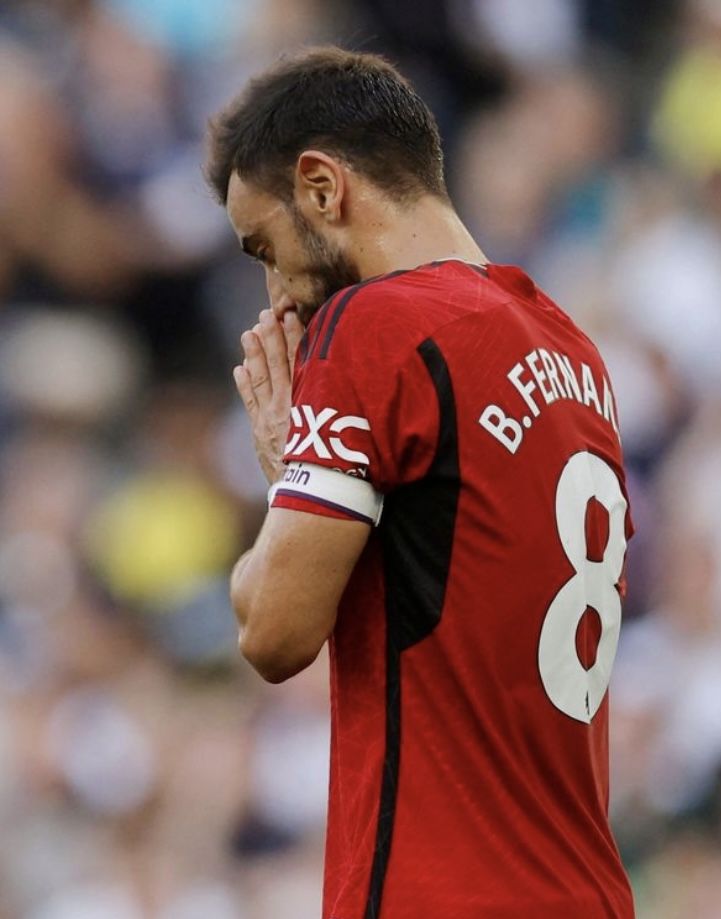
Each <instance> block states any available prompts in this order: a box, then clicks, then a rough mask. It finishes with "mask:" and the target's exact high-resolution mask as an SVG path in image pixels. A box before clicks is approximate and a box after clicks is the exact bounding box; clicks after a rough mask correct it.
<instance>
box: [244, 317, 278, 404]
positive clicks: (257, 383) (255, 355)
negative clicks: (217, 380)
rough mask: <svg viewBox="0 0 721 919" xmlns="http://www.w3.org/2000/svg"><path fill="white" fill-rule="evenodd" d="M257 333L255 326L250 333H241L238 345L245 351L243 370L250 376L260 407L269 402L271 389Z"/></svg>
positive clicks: (271, 393) (263, 352) (266, 365)
mask: <svg viewBox="0 0 721 919" xmlns="http://www.w3.org/2000/svg"><path fill="white" fill-rule="evenodd" d="M256 330H258V331H256ZM259 331H260V327H259V326H257V325H256V326H255V328H254V329H253V331H252V332H243V335H242V336H241V339H240V343H241V345H242V346H243V351H245V369H246V370H247V371H248V374H249V376H250V385H251V387H252V389H253V393H254V395H255V399H256V401H257V402H258V405H259V406H260V407H262V406H263V405H266V404H267V403H268V402H269V401H270V399H271V397H272V395H273V388H272V386H271V382H270V373H269V371H268V364H267V362H266V360H265V351H264V350H263V345H262V342H261V340H260V337H259V335H258V332H259Z"/></svg>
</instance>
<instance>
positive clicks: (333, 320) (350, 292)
mask: <svg viewBox="0 0 721 919" xmlns="http://www.w3.org/2000/svg"><path fill="white" fill-rule="evenodd" d="M400 274H408V269H406V268H399V269H398V270H397V271H391V272H390V273H389V274H383V275H379V276H378V277H377V278H368V279H367V280H366V281H361V283H360V284H356V285H355V286H354V287H349V288H348V289H347V290H346V292H345V293H344V294H343V296H342V297H341V300H340V302H339V303H338V306H337V307H336V309H335V312H334V313H333V315H332V316H331V317H330V320H329V322H328V327H327V329H326V332H325V338H324V339H323V345H322V347H321V349H320V353H319V355H318V357H319V358H320V359H321V360H325V359H326V358H327V357H328V349H329V348H330V343H331V340H332V339H333V333H334V332H335V329H336V326H337V325H338V323H339V322H340V318H341V316H342V315H343V312H344V311H345V308H346V307H347V306H348V304H349V303H350V301H351V299H352V298H353V297H354V296H355V295H356V294H357V293H358V291H359V290H362V289H363V288H364V287H367V286H368V285H369V284H378V283H379V282H381V281H390V279H391V278H397V277H398V275H400Z"/></svg>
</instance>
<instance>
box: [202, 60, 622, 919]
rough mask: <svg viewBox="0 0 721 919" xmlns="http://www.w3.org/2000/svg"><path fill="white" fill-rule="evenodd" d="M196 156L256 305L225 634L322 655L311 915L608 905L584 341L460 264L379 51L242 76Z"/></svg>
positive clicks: (596, 446) (599, 606) (606, 549)
mask: <svg viewBox="0 0 721 919" xmlns="http://www.w3.org/2000/svg"><path fill="white" fill-rule="evenodd" d="M207 174H208V178H209V181H210V182H211V184H212V186H213V188H214V189H215V192H216V193H217V196H218V198H219V199H220V201H221V202H223V203H224V204H225V205H226V207H227V211H228V214H229V217H230V220H231V222H232V224H233V226H234V228H235V231H236V232H237V235H238V237H239V239H240V242H241V246H242V248H243V250H244V251H245V252H246V253H247V254H248V255H250V256H252V257H253V258H255V259H257V260H258V261H259V262H260V263H261V264H262V265H263V266H264V268H265V271H266V274H267V281H268V290H269V294H270V300H271V306H272V309H270V310H265V311H264V312H263V313H261V315H260V321H259V323H258V324H257V325H256V326H255V328H254V329H253V330H251V331H248V332H246V333H244V335H243V336H242V345H243V348H244V351H245V360H244V362H243V365H242V366H240V367H238V368H236V370H235V378H236V383H237V387H238V390H239V393H240V395H241V397H242V400H243V402H244V404H245V406H246V408H247V410H248V412H249V414H250V418H251V419H252V423H253V428H254V435H255V440H256V450H257V452H258V455H259V458H260V461H261V464H262V466H263V468H264V470H265V472H266V474H267V476H268V479H269V481H270V482H271V483H272V487H271V490H270V510H269V512H268V515H267V518H266V520H265V523H264V525H263V528H262V531H261V533H260V535H259V537H258V540H257V542H256V544H255V546H254V548H253V549H251V551H250V552H249V553H247V554H246V555H245V556H243V557H242V558H241V559H240V561H239V562H238V564H237V565H236V566H235V569H234V571H233V575H232V579H231V593H232V600H233V605H234V608H235V611H236V614H237V616H238V620H239V622H240V648H241V651H242V653H243V654H244V655H245V657H246V658H247V659H248V660H249V661H250V662H251V664H253V666H254V667H255V668H256V669H257V670H258V671H259V672H260V673H261V675H262V676H264V677H265V678H266V679H267V680H270V681H271V682H280V681H282V680H285V679H287V678H288V677H290V676H292V675H293V674H295V673H297V672H298V671H300V670H302V669H303V668H304V667H307V666H308V665H309V664H310V663H311V662H312V661H313V660H314V658H315V657H316V655H317V654H318V652H319V650H320V649H321V647H322V646H323V644H324V643H325V642H326V640H329V644H330V660H331V711H332V745H331V780H330V805H329V817H328V836H327V848H326V865H325V884H324V906H323V917H324V919H580V917H583V919H602V917H603V919H610V917H613V919H629V917H632V916H633V904H632V898H631V893H630V889H629V885H628V881H627V878H626V875H625V873H624V870H623V868H622V865H621V862H620V859H619V854H618V851H617V849H616V846H615V844H614V841H613V838H612V835H611V831H610V829H609V824H608V818H607V808H608V698H607V687H608V682H609V677H610V672H611V666H612V663H613V659H614V655H615V651H616V644H617V641H618V634H619V627H620V621H621V594H622V584H623V566H624V557H625V550H626V542H627V539H628V537H629V535H630V532H631V524H630V519H629V516H628V503H627V497H626V490H625V485H624V473H623V467H622V455H621V446H620V442H619V436H618V425H617V413H616V406H615V404H614V396H613V392H612V389H611V384H610V381H609V378H608V373H607V371H606V369H605V367H604V364H603V362H602V360H601V358H600V356H599V354H598V351H597V350H596V348H595V347H594V345H593V343H592V342H591V341H590V340H589V339H588V338H587V337H586V335H584V334H583V332H581V331H580V330H579V329H578V328H577V327H576V326H575V325H574V323H573V322H572V321H571V320H570V319H569V317H568V316H567V315H566V314H565V313H564V312H562V311H561V310H560V309H559V308H558V307H557V306H556V305H555V304H554V303H553V302H552V301H551V300H550V299H549V298H548V297H547V296H546V295H545V294H544V293H543V292H542V291H541V290H539V289H538V288H537V287H536V285H535V284H534V283H533V281H532V280H531V279H530V278H529V277H527V275H525V274H524V273H523V272H522V271H521V270H520V269H518V268H512V267H504V266H500V265H493V264H489V263H488V261H487V259H486V258H485V257H484V255H483V253H482V252H481V250H480V249H479V247H478V246H477V244H476V243H475V242H474V240H473V239H472V238H471V236H470V235H469V233H468V231H467V230H466V228H465V227H464V226H463V224H462V223H461V221H460V219H459V218H458V216H457V214H456V213H455V211H454V209H453V207H452V205H451V203H450V201H449V198H448V194H447V192H446V187H445V184H444V179H443V166H442V156H441V149H440V143H439V137H438V131H437V128H436V125H435V123H434V120H433V118H432V116H431V114H430V113H429V111H428V109H427V107H426V106H425V105H424V103H423V102H422V101H421V100H420V99H419V97H418V96H417V95H416V94H415V92H414V91H413V89H412V88H411V87H410V85H409V84H408V83H407V82H406V81H405V80H404V79H403V78H402V77H401V76H400V75H399V74H398V73H397V72H396V70H394V69H393V67H391V66H390V65H389V64H388V63H386V62H385V61H384V60H382V59H380V58H378V57H375V56H371V55H366V54H354V53H349V52H345V51H342V50H340V49H336V48H325V49H320V50H318V49H316V50H312V51H308V52H305V53H303V54H301V55H300V56H298V57H295V58H292V59H286V60H283V61H281V62H280V63H279V64H278V65H276V66H275V67H274V68H273V69H271V70H269V71H267V72H265V73H263V74H261V75H260V76H259V77H257V78H256V79H254V80H253V81H252V82H251V83H250V84H249V86H248V88H247V89H246V91H245V93H244V94H243V95H241V96H240V97H239V98H238V99H236V100H235V101H234V102H233V103H232V104H231V105H230V106H229V107H228V108H227V109H226V110H225V111H223V112H222V113H221V114H220V115H218V116H217V117H216V119H215V120H214V122H213V123H212V128H211V132H210V156H209V161H208V166H207ZM301 336H302V337H301Z"/></svg>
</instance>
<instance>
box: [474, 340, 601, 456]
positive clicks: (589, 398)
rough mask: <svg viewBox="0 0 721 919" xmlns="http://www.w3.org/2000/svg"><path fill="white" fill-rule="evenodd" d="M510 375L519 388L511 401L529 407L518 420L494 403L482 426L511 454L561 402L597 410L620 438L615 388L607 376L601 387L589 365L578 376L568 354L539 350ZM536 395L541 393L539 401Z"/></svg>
mask: <svg viewBox="0 0 721 919" xmlns="http://www.w3.org/2000/svg"><path fill="white" fill-rule="evenodd" d="M506 376H507V379H508V380H509V381H510V383H511V385H512V386H513V388H514V389H515V393H511V394H510V395H511V399H510V400H509V402H511V400H512V401H513V402H516V403H517V402H518V398H517V396H519V397H520V399H521V400H522V402H523V404H524V406H525V409H526V411H525V413H524V414H523V415H522V417H521V418H520V420H518V418H516V417H514V416H513V414H511V413H510V409H509V410H508V411H507V410H506V409H505V408H504V407H502V406H500V405H496V404H490V405H487V406H486V407H485V408H484V409H483V411H482V412H481V416H480V418H479V419H478V423H479V424H480V425H481V427H482V428H484V429H485V430H486V431H488V433H489V434H492V435H493V437H495V438H496V440H497V441H498V442H499V443H501V444H502V445H503V446H504V447H505V448H506V449H507V450H508V452H509V453H513V454H515V453H516V451H517V450H518V448H519V447H520V446H521V444H522V443H523V437H524V433H525V432H527V431H529V430H530V429H531V427H532V425H533V423H534V420H535V419H536V418H538V416H539V415H540V414H541V409H542V408H543V407H544V406H546V405H551V404H552V403H553V402H556V401H557V400H559V399H571V400H574V401H576V402H580V403H581V405H585V406H586V407H587V408H592V409H594V411H596V412H597V414H598V415H600V416H601V417H602V418H604V419H605V420H606V421H607V422H608V423H609V424H610V425H611V426H612V427H613V430H614V431H615V432H616V436H618V423H617V421H616V406H615V404H614V401H613V393H612V392H611V386H610V384H609V382H608V380H607V378H606V377H605V376H603V377H602V378H601V386H600V387H599V386H598V383H597V380H596V379H595V378H594V376H593V373H592V372H591V368H590V367H589V366H588V364H584V363H581V365H580V373H578V374H577V373H576V371H575V370H574V368H573V365H572V364H571V359H570V358H569V357H568V355H567V354H559V353H558V352H557V351H547V350H546V349H545V348H535V349H534V350H533V351H531V352H529V353H528V354H527V355H526V356H525V357H524V359H523V361H519V362H518V363H517V364H514V366H513V367H512V368H511V369H510V370H509V371H508V373H507V374H506ZM534 393H537V395H536V397H535V398H534V395H533V394H534ZM516 394H517V396H516ZM538 394H540V397H541V398H539V395H538ZM524 429H525V430H524Z"/></svg>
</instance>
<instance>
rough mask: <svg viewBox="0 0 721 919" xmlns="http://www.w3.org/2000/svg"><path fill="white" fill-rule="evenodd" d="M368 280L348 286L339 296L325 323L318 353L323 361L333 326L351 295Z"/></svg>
mask: <svg viewBox="0 0 721 919" xmlns="http://www.w3.org/2000/svg"><path fill="white" fill-rule="evenodd" d="M368 283H369V282H368V281H363V283H362V284H356V285H355V287H349V288H348V290H347V291H346V292H345V293H344V294H343V296H342V297H341V298H340V301H339V303H338V306H337V307H336V308H335V311H334V312H333V315H332V316H331V317H330V319H329V320H328V323H327V328H326V330H325V338H324V339H323V344H322V345H321V349H320V351H319V353H318V357H319V359H320V360H322V361H324V360H325V359H326V358H327V357H328V348H330V343H331V341H332V339H333V333H334V332H335V327H336V326H337V325H338V321H339V320H340V317H341V316H342V315H343V312H344V310H345V308H346V306H348V304H349V303H350V301H351V300H352V299H353V297H354V296H355V295H356V294H357V293H358V291H359V290H361V289H362V288H363V287H365V286H366V284H368Z"/></svg>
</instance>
